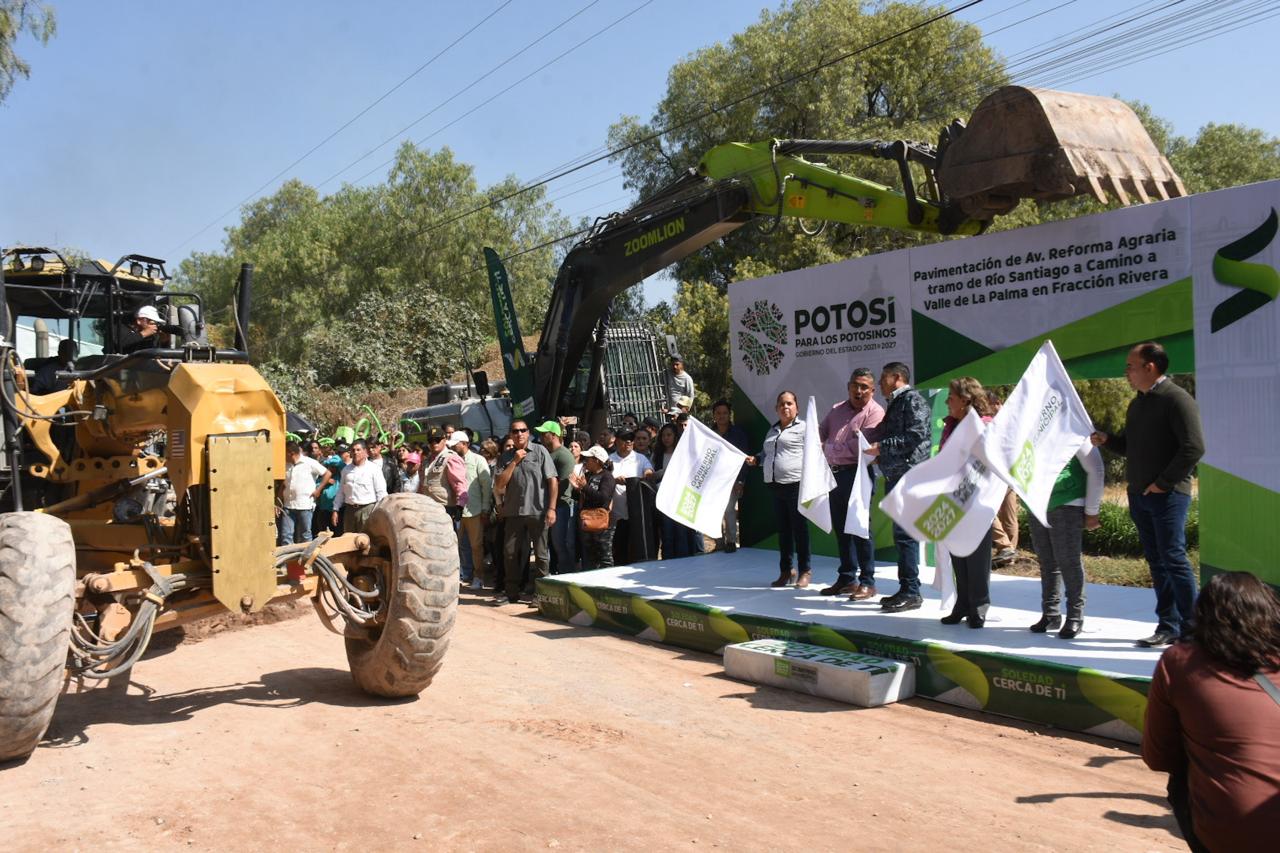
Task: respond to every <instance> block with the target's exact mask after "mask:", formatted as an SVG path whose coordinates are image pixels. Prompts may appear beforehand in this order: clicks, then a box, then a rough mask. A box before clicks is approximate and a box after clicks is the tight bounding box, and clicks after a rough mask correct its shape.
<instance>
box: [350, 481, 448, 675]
mask: <svg viewBox="0 0 1280 853" xmlns="http://www.w3.org/2000/svg"><path fill="white" fill-rule="evenodd" d="M365 533H367V534H368V535H369V538H370V539H371V540H372V546H373V547H372V553H375V554H378V555H379V556H385V557H386V558H387V559H388V560H389V561H390V570H389V575H390V577H388V578H385V579H384V587H383V588H384V589H386V590H388V592H387V599H386V601H387V613H386V618H385V620H384V621H383V622H382V624H381V626H380V627H377V628H373V629H370V631H369V632H368V633H367V635H366V636H363V637H352V636H348V637H347V638H346V644H347V660H348V661H349V662H350V664H351V677H352V678H353V679H355V682H356V686H358V687H359V688H360V689H361V690H363V691H365V692H366V693H371V694H373V695H374V696H387V697H402V696H416V695H417V694H418V693H420V692H422V690H423V689H424V688H425V687H426V686H427V685H428V684H430V683H431V679H432V678H433V677H434V676H435V674H436V670H438V669H440V665H441V664H442V663H443V662H444V653H445V651H446V650H447V649H448V648H449V631H450V630H451V629H452V628H453V620H454V618H455V616H456V615H457V611H458V539H457V536H456V535H455V534H454V532H453V522H452V521H451V520H450V518H449V516H448V514H447V513H446V512H445V511H444V508H443V507H441V506H440V505H439V504H438V503H436V502H435V501H433V500H432V499H431V498H428V497H427V496H425V495H418V494H412V493H405V492H401V493H399V494H394V495H388V496H387V497H386V498H384V499H383V500H382V502H381V503H379V504H378V506H377V508H376V509H375V510H374V511H373V514H372V515H371V516H370V517H369V522H368V524H366V525H365Z"/></svg>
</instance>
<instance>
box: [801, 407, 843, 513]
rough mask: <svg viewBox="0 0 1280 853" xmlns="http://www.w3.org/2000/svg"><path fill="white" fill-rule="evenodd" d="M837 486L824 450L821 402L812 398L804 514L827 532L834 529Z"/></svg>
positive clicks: (806, 423) (804, 464)
mask: <svg viewBox="0 0 1280 853" xmlns="http://www.w3.org/2000/svg"><path fill="white" fill-rule="evenodd" d="M835 487H836V478H835V477H834V476H832V474H831V466H830V465H828V464H827V455H826V454H825V453H823V452H822V439H820V438H819V437H818V401H817V400H815V399H814V398H813V397H810V398H809V408H808V410H807V411H806V412H805V415H804V461H803V462H802V463H801V467H800V496H799V498H798V499H797V500H798V501H799V503H800V514H801V515H803V516H804V517H805V518H807V519H809V520H810V521H812V522H813V523H814V524H816V525H817V526H818V527H819V528H821V529H822V530H823V531H824V532H826V533H830V532H831V501H830V499H829V497H828V496H829V495H830V494H831V490H832V489H834V488H835Z"/></svg>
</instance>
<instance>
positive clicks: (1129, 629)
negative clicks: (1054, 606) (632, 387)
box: [538, 548, 1160, 741]
mask: <svg viewBox="0 0 1280 853" xmlns="http://www.w3.org/2000/svg"><path fill="white" fill-rule="evenodd" d="M777 560H778V556H777V552H776V551H770V550H759V549H751V548H747V549H742V550H739V551H738V552H737V553H735V554H724V553H712V554H705V555H701V556H697V557H689V558H685V559H681V560H658V561H654V562H649V563H641V564H637V565H632V566H618V567H614V568H611V569H600V570H597V571H594V572H580V573H576V574H566V575H555V576H553V577H550V578H546V579H544V580H541V581H539V583H538V593H539V602H538V603H539V609H540V611H541V612H542V613H543V614H544V615H547V616H551V617H554V618H559V619H563V620H564V621H566V622H570V623H573V624H579V625H594V626H597V627H602V628H607V629H609V630H615V631H620V632H622V633H626V634H630V635H632V636H636V637H638V638H640V639H652V640H657V641H660V642H666V643H669V644H672V645H679V646H682V647H686V648H694V649H698V650H701V651H712V652H714V651H718V650H719V649H720V648H721V647H723V646H724V645H725V644H727V643H730V642H739V641H743V640H747V639H756V638H765V637H784V638H786V639H794V640H801V641H804V642H812V643H817V644H819V645H825V646H829V647H833V648H845V649H850V650H854V651H860V652H864V653H867V654H874V655H880V656H885V657H893V658H898V659H903V660H911V661H912V662H914V663H916V665H917V668H918V670H920V671H921V676H922V677H921V678H920V679H919V684H918V687H917V694H918V695H921V696H926V697H930V698H934V699H939V700H941V701H945V702H950V703H953V704H959V705H963V706H966V707H971V708H981V709H985V710H988V711H991V712H993V713H1000V714H1007V715H1009V716H1015V717H1019V718H1022V719H1028V720H1035V721H1038V722H1046V723H1051V724H1054V725H1057V726H1061V727H1064V728H1072V729H1076V730H1080V731H1089V732H1092V733H1096V734H1101V735H1105V736H1110V737H1117V738H1120V739H1123V740H1129V741H1134V740H1137V739H1138V738H1139V736H1140V730H1141V719H1142V713H1143V711H1145V706H1146V696H1145V694H1146V683H1147V682H1148V681H1149V679H1150V677H1151V674H1152V672H1153V671H1154V669H1155V665H1156V661H1157V660H1158V659H1159V657H1160V650H1159V649H1143V648H1138V647H1136V646H1135V645H1134V640H1136V639H1138V638H1139V637H1144V636H1147V635H1149V634H1150V633H1151V632H1152V630H1154V626H1155V614H1154V612H1153V610H1154V606H1155V598H1154V593H1153V592H1152V591H1151V590H1150V589H1136V588H1129V587H1113V586H1103V585H1099V584H1090V585H1089V587H1088V591H1087V602H1086V605H1085V626H1084V631H1083V632H1082V633H1081V634H1080V636H1079V637H1077V638H1075V639H1074V640H1060V639H1059V638H1058V637H1057V635H1056V634H1053V633H1051V634H1033V633H1031V632H1030V631H1028V630H1027V627H1028V626H1029V625H1031V624H1032V623H1033V622H1035V621H1036V620H1037V619H1038V618H1039V617H1040V581H1039V579H1038V578H1022V577H1012V576H1007V575H998V574H997V575H992V578H991V598H992V602H993V604H992V607H991V610H990V612H989V613H988V614H987V622H986V626H985V627H984V628H982V629H971V628H969V627H967V625H965V624H963V623H962V624H960V625H943V624H941V623H940V622H939V621H938V620H939V618H940V617H941V616H942V615H943V613H942V611H941V603H940V601H939V596H938V593H937V592H936V591H935V590H933V589H932V588H931V587H930V583H931V581H932V579H933V570H932V568H929V567H922V568H921V583H922V594H923V595H924V598H925V603H924V606H923V607H922V608H921V609H920V610H914V611H908V612H906V613H899V614H886V613H883V612H881V610H880V607H879V604H878V603H877V600H878V599H871V600H869V601H865V602H851V601H849V600H848V599H847V598H846V597H844V596H840V597H837V598H834V600H833V598H831V597H827V596H822V595H820V594H819V592H818V591H819V590H820V589H822V587H824V586H826V585H828V584H830V583H831V582H832V581H833V580H834V579H835V575H836V566H837V562H836V560H835V559H833V558H830V557H814V559H813V576H814V582H813V584H812V585H811V586H810V587H809V588H808V589H803V590H800V589H795V588H791V587H787V588H781V589H774V588H772V587H770V586H769V583H770V582H771V581H773V580H774V579H775V578H777V571H778V569H777ZM876 585H877V591H878V592H879V593H880V594H881V595H888V594H891V593H893V592H895V591H896V590H897V588H898V584H897V569H896V566H894V565H891V564H887V563H882V564H880V565H879V566H877V571H876Z"/></svg>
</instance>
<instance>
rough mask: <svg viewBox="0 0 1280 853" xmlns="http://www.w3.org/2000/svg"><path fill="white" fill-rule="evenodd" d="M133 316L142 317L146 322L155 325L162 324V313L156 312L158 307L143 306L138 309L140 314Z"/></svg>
mask: <svg viewBox="0 0 1280 853" xmlns="http://www.w3.org/2000/svg"><path fill="white" fill-rule="evenodd" d="M133 316H135V317H141V318H142V319H144V320H150V321H151V322H153V323H159V322H162V321H161V320H160V312H159V311H157V310H156V306H154V305H143V306H142V307H141V308H139V309H138V313H137V314H134V315H133Z"/></svg>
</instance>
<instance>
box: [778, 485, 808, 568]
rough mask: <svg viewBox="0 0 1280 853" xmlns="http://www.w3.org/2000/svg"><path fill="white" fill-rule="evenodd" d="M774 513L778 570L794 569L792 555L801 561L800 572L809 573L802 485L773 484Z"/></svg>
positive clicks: (806, 526) (806, 524)
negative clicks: (776, 520)
mask: <svg viewBox="0 0 1280 853" xmlns="http://www.w3.org/2000/svg"><path fill="white" fill-rule="evenodd" d="M769 490H770V491H771V492H772V493H773V512H774V515H775V516H777V518H778V568H779V569H781V570H782V571H784V572H787V571H790V570H791V567H792V563H791V555H792V553H794V554H795V555H796V557H797V558H798V559H799V561H800V571H802V572H807V571H809V522H808V521H806V520H805V517H804V516H803V515H801V514H800V503H799V498H800V484H799V483H798V482H797V483H783V484H777V483H771V484H770V485H769Z"/></svg>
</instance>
